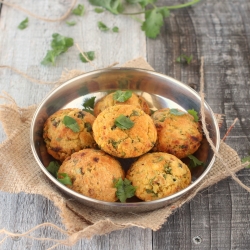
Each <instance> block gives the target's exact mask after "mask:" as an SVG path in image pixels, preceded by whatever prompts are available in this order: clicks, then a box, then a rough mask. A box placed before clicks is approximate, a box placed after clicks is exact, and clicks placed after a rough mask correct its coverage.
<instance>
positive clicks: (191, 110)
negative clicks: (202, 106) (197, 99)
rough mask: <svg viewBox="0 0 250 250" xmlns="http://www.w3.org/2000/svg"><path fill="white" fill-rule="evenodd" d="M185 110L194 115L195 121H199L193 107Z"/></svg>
mask: <svg viewBox="0 0 250 250" xmlns="http://www.w3.org/2000/svg"><path fill="white" fill-rule="evenodd" d="M187 112H188V113H189V114H190V115H192V116H193V117H194V121H195V122H198V121H199V116H198V113H197V111H195V110H194V109H189V110H187Z"/></svg>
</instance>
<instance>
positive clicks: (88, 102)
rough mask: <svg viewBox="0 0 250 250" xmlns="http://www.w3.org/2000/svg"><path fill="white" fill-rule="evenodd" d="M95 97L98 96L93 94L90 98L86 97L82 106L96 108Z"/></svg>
mask: <svg viewBox="0 0 250 250" xmlns="http://www.w3.org/2000/svg"><path fill="white" fill-rule="evenodd" d="M95 98H96V96H92V97H90V98H86V99H85V100H84V102H83V104H82V106H83V107H84V108H91V109H93V108H94V105H95Z"/></svg>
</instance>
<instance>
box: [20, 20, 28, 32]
mask: <svg viewBox="0 0 250 250" xmlns="http://www.w3.org/2000/svg"><path fill="white" fill-rule="evenodd" d="M28 24H29V19H28V17H26V18H25V19H24V20H23V21H22V22H21V23H20V24H19V25H18V29H20V30H24V29H26V28H27V27H28Z"/></svg>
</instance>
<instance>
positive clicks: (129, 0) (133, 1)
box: [126, 0, 156, 8]
mask: <svg viewBox="0 0 250 250" xmlns="http://www.w3.org/2000/svg"><path fill="white" fill-rule="evenodd" d="M126 2H127V3H129V4H137V3H138V4H140V5H141V7H142V8H145V7H146V6H147V5H148V4H150V3H155V2H156V0H126Z"/></svg>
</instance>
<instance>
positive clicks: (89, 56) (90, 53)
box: [79, 51, 95, 63]
mask: <svg viewBox="0 0 250 250" xmlns="http://www.w3.org/2000/svg"><path fill="white" fill-rule="evenodd" d="M83 54H84V55H85V57H86V58H85V57H84V56H83V55H82V53H79V58H80V60H81V61H82V62H83V63H88V62H89V61H93V60H94V59H95V51H88V52H83ZM87 59H88V60H87Z"/></svg>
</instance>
